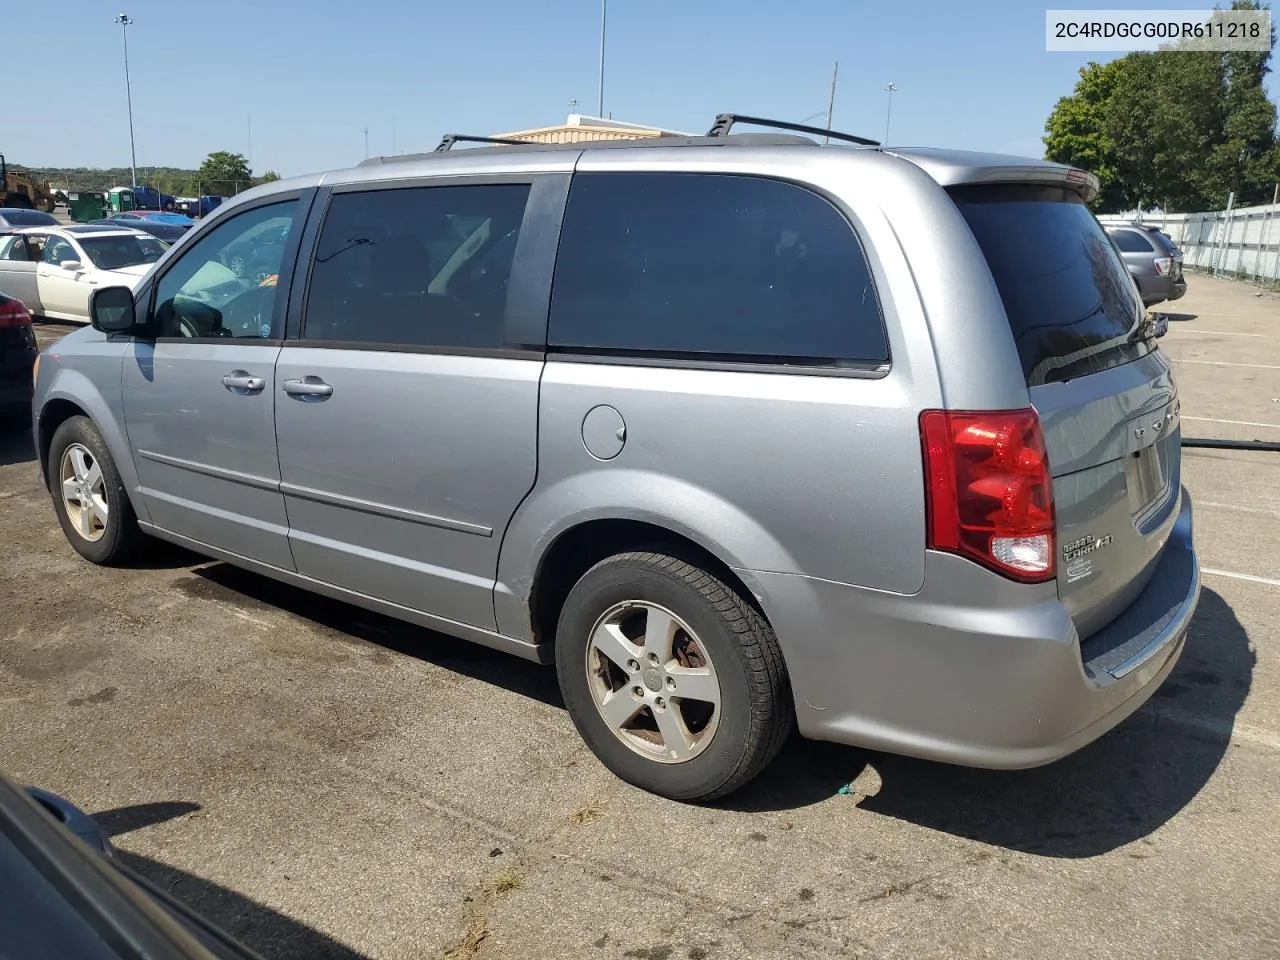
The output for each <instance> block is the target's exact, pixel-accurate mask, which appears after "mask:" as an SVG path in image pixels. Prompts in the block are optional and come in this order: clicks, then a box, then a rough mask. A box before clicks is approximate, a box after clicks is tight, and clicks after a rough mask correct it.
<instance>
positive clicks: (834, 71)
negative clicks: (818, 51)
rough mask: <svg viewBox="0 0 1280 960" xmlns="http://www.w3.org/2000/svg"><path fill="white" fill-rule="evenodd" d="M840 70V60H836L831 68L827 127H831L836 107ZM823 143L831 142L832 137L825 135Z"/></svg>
mask: <svg viewBox="0 0 1280 960" xmlns="http://www.w3.org/2000/svg"><path fill="white" fill-rule="evenodd" d="M839 72H840V61H839V60H837V61H836V65H835V66H834V67H832V68H831V99H829V100H828V101H827V129H828V130H830V129H831V115H832V114H833V113H834V112H835V109H836V74H838V73H839ZM822 142H823V143H830V142H831V138H830V137H823V138H822Z"/></svg>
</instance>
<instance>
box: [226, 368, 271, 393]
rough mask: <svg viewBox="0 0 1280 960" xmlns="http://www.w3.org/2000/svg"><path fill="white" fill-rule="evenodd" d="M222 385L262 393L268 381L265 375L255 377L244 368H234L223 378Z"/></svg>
mask: <svg viewBox="0 0 1280 960" xmlns="http://www.w3.org/2000/svg"><path fill="white" fill-rule="evenodd" d="M222 385H223V386H224V387H226V388H227V389H228V390H231V391H237V392H243V393H260V392H261V391H262V389H263V388H264V387H265V386H266V385H267V381H266V378H265V377H253V376H250V375H249V374H248V373H246V372H245V371H243V370H232V371H231V372H230V373H229V374H227V375H226V376H225V377H223V378H222Z"/></svg>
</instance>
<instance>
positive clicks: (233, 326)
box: [153, 200, 298, 339]
mask: <svg viewBox="0 0 1280 960" xmlns="http://www.w3.org/2000/svg"><path fill="white" fill-rule="evenodd" d="M297 206H298V203H297V201H296V200H289V201H286V202H285V203H273V204H271V205H269V206H265V207H257V208H255V209H253V210H249V211H246V212H245V213H241V214H237V215H235V216H232V217H228V218H227V219H225V220H223V221H222V222H221V223H219V224H218V225H217V226H216V227H214V228H213V229H212V230H210V231H209V232H208V233H206V234H205V235H204V236H202V237H201V238H200V239H199V240H197V241H196V242H195V243H194V244H193V245H192V246H190V247H188V248H187V249H186V251H185V252H184V253H183V254H182V256H181V257H180V258H179V259H178V260H177V262H176V263H174V264H173V266H172V267H171V268H170V269H169V270H168V271H167V272H166V273H165V275H164V276H163V277H161V278H160V283H159V286H158V288H157V293H156V307H155V317H154V321H153V323H154V325H155V328H156V336H159V337H246V338H251V339H254V338H256V339H266V338H269V337H271V335H272V333H273V331H274V330H275V323H274V318H275V313H276V307H277V303H276V301H277V292H278V288H277V282H278V280H279V274H280V265H281V263H282V262H283V260H284V253H285V245H286V243H287V241H288V237H289V233H290V230H291V229H292V228H293V225H294V215H295V213H296V211H297Z"/></svg>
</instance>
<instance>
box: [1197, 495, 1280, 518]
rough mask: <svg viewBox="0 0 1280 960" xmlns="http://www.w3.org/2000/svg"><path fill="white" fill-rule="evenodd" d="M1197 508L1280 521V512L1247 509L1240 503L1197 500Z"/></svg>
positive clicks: (1253, 508)
mask: <svg viewBox="0 0 1280 960" xmlns="http://www.w3.org/2000/svg"><path fill="white" fill-rule="evenodd" d="M1195 507H1196V509H1197V510H1199V509H1200V508H1201V507H1208V508H1210V509H1211V510H1230V511H1231V512H1232V513H1252V514H1254V515H1256V516H1259V517H1275V518H1276V519H1277V520H1280V510H1269V509H1267V508H1266V507H1245V506H1242V505H1241V504H1238V503H1219V502H1218V501H1216V500H1197V501H1195Z"/></svg>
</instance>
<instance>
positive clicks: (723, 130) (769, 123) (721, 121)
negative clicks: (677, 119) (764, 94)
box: [707, 113, 880, 147]
mask: <svg viewBox="0 0 1280 960" xmlns="http://www.w3.org/2000/svg"><path fill="white" fill-rule="evenodd" d="M735 123H749V124H751V125H752V126H756V127H773V128H774V129H775V130H794V131H795V132H796V133H812V134H814V135H816V136H819V137H831V138H832V139H834V140H845V141H847V142H849V143H857V144H861V145H862V146H864V147H878V146H880V141H879V140H868V139H867V138H866V137H859V136H855V135H854V134H852V133H841V132H840V131H838V130H828V129H826V128H825V127H810V126H806V125H805V124H803V123H788V122H786V121H785V120H768V119H765V118H764V117H748V116H747V115H746V114H742V113H722V114H720V116H718V117H716V122H715V123H713V124H712V125H711V129H710V130H708V131H707V136H708V137H727V136H728V135H729V131H730V130H732V129H733V125H734V124H735Z"/></svg>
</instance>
